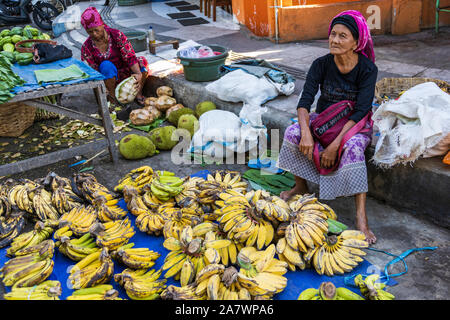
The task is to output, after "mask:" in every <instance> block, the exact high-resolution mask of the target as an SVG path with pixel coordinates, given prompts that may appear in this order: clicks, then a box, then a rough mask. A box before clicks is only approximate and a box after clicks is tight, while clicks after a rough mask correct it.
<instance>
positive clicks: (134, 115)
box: [130, 109, 156, 126]
mask: <svg viewBox="0 0 450 320" xmlns="http://www.w3.org/2000/svg"><path fill="white" fill-rule="evenodd" d="M155 119H156V117H155V115H154V114H152V113H150V112H149V111H148V110H146V109H136V110H133V111H131V113H130V121H131V123H132V124H134V125H135V126H146V125H148V124H150V123H152V122H153V121H154V120H155Z"/></svg>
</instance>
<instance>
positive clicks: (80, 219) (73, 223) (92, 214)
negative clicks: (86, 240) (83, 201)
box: [56, 205, 97, 236]
mask: <svg viewBox="0 0 450 320" xmlns="http://www.w3.org/2000/svg"><path fill="white" fill-rule="evenodd" d="M96 221H97V211H96V210H95V208H94V207H93V206H91V205H88V206H84V205H83V206H79V207H76V208H73V209H72V210H70V211H69V212H67V213H65V214H63V215H62V216H61V218H60V219H59V226H60V228H64V227H66V226H68V227H69V229H70V230H71V231H73V233H74V234H75V235H76V236H82V235H83V234H85V233H87V232H89V229H90V228H91V226H92V225H93V224H94V223H95V222H96ZM56 232H57V233H58V234H59V232H58V231H56Z"/></svg>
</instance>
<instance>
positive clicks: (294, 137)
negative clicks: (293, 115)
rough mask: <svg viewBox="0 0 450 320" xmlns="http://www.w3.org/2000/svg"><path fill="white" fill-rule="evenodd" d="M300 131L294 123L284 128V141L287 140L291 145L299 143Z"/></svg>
mask: <svg viewBox="0 0 450 320" xmlns="http://www.w3.org/2000/svg"><path fill="white" fill-rule="evenodd" d="M300 138H301V130H300V125H299V124H298V123H294V124H292V125H290V126H289V127H287V128H286V131H285V132H284V139H285V140H289V141H290V142H292V143H297V144H298V143H300Z"/></svg>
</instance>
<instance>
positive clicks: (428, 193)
mask: <svg viewBox="0 0 450 320" xmlns="http://www.w3.org/2000/svg"><path fill="white" fill-rule="evenodd" d="M208 83H209V82H191V81H187V80H185V79H184V75H183V74H181V75H176V76H169V77H166V78H157V77H150V78H149V81H147V84H146V85H145V87H144V95H146V96H149V95H155V92H156V88H157V87H159V86H161V85H168V86H170V87H172V88H173V90H174V95H175V98H176V99H177V101H179V103H181V104H183V105H184V106H185V107H190V108H191V109H193V108H195V106H196V105H197V104H198V103H199V102H202V101H204V100H210V101H212V102H214V103H215V104H216V105H217V107H218V108H219V109H221V110H226V111H230V112H233V113H235V114H236V115H239V112H240V111H241V108H242V103H231V102H226V101H222V100H220V99H218V98H217V97H216V96H214V95H211V94H210V93H208V92H207V91H206V90H205V86H206V85H207V84H208ZM288 99H289V97H279V98H277V99H275V100H273V101H269V102H267V103H266V104H265V106H267V108H268V112H267V113H266V114H264V115H263V123H264V125H266V127H267V128H268V129H269V131H268V133H270V130H271V129H279V133H280V135H279V143H280V146H281V144H282V139H283V135H284V131H285V130H286V128H287V127H288V126H289V125H291V123H292V122H291V118H292V117H295V114H293V113H288V112H286V111H283V110H280V109H279V107H278V105H280V104H283V103H284V101H286V103H292V101H289V102H288ZM373 154H374V149H373V147H370V148H368V149H367V150H366V159H368V160H369V159H371V158H372V156H373ZM367 170H368V181H369V193H368V194H369V196H371V197H373V198H376V199H378V200H382V201H385V202H386V203H387V204H389V205H392V206H394V207H398V208H401V209H407V210H408V211H412V213H413V214H414V215H417V216H420V217H423V218H425V219H428V220H430V221H432V222H434V223H437V224H439V225H440V226H442V227H445V228H449V227H450V221H449V219H448V213H449V211H450V210H449V208H450V200H449V199H450V197H449V190H450V167H449V166H446V165H444V164H443V163H442V157H435V158H427V159H419V160H418V161H416V162H415V163H414V164H413V166H400V165H399V166H395V167H393V168H391V169H386V170H382V169H380V168H378V167H377V166H375V165H374V164H373V163H371V162H370V161H368V165H367Z"/></svg>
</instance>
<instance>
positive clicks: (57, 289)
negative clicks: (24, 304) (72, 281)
mask: <svg viewBox="0 0 450 320" xmlns="http://www.w3.org/2000/svg"><path fill="white" fill-rule="evenodd" d="M61 294H62V289H61V283H60V282H59V281H56V280H46V281H44V282H42V283H40V284H38V285H36V286H33V287H22V288H18V287H13V288H12V290H11V291H10V292H8V293H6V294H5V295H4V296H3V297H4V298H5V300H59V296H60V295H61Z"/></svg>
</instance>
